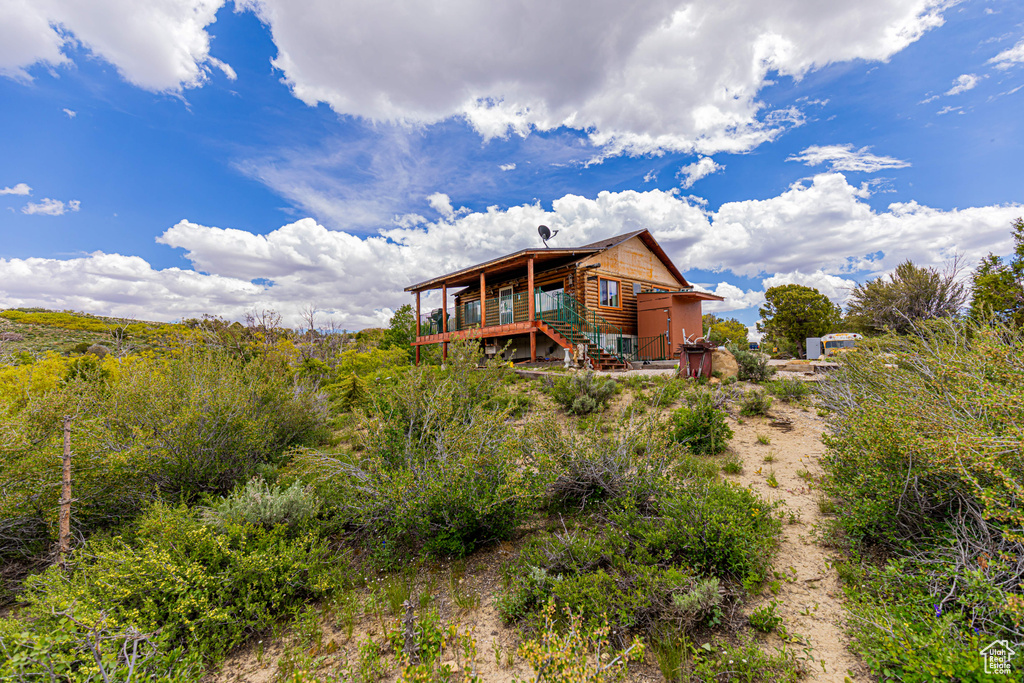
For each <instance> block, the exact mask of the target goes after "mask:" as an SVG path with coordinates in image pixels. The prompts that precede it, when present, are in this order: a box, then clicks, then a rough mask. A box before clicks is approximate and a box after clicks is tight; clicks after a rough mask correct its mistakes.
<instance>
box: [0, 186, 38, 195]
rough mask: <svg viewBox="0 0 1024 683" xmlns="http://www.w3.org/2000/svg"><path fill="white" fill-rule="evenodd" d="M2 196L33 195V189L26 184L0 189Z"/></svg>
mask: <svg viewBox="0 0 1024 683" xmlns="http://www.w3.org/2000/svg"><path fill="white" fill-rule="evenodd" d="M0 194H16V195H22V196H27V195H30V194H32V188H31V187H29V186H28V185H27V184H26V183H18V184H17V185H15V186H14V187H2V188H0Z"/></svg>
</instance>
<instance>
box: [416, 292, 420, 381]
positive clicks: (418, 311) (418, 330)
mask: <svg viewBox="0 0 1024 683" xmlns="http://www.w3.org/2000/svg"><path fill="white" fill-rule="evenodd" d="M419 340H420V293H419V292H416V341H419ZM419 364H420V345H419V344H417V345H416V365H419Z"/></svg>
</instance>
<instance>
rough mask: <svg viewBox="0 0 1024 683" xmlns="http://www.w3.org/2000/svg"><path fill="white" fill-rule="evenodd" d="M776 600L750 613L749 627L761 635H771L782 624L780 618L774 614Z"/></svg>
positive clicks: (776, 604)
mask: <svg viewBox="0 0 1024 683" xmlns="http://www.w3.org/2000/svg"><path fill="white" fill-rule="evenodd" d="M779 604H780V603H779V601H778V600H770V601H768V602H766V603H765V604H763V605H761V606H760V607H758V608H757V609H755V610H754V611H753V612H751V613H750V617H749V619H748V621H750V625H751V626H753V627H754V628H756V629H757V630H758V631H761V632H762V633H771V632H772V631H774V630H775V629H777V628H778V627H779V624H781V623H782V617H781V616H779V615H778V613H776V609H777V608H778V606H779Z"/></svg>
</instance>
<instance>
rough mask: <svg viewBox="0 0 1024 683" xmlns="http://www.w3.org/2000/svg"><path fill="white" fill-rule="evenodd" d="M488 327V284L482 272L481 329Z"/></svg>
mask: <svg viewBox="0 0 1024 683" xmlns="http://www.w3.org/2000/svg"><path fill="white" fill-rule="evenodd" d="M485 327H487V282H486V281H485V280H484V273H483V271H480V329H483V328H485Z"/></svg>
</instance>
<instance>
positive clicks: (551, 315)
mask: <svg viewBox="0 0 1024 683" xmlns="http://www.w3.org/2000/svg"><path fill="white" fill-rule="evenodd" d="M528 296H529V295H528V294H527V293H525V292H518V293H513V294H511V295H505V296H500V295H499V296H496V297H488V298H487V299H486V301H485V309H486V311H485V315H486V318H487V319H486V320H485V321H483V322H484V327H496V326H498V325H507V324H510V323H521V322H528V321H529V320H530V308H529V307H530V300H529V299H528V298H527V297H528ZM534 297H535V299H534V318H535V319H536V320H542V321H544V322H547V323H550V324H551V325H552V327H554V328H555V329H557V330H558V331H559V332H563V333H565V334H566V335H567V336H568V337H569V341H571V342H573V343H580V342H583V343H589V344H593V345H594V346H597V347H598V348H600V349H601V350H602V351H605V352H606V353H609V354H611V355H613V356H618V357H621V358H631V359H632V358H636V357H637V356H638V354H639V352H640V348H638V346H637V345H636V344H634V342H633V339H632V338H631V337H629V336H626V335H623V334H622V328H620V327H618V326H616V325H612V324H611V323H609V322H608V321H607V320H605V319H604V318H603V317H602V316H600V315H599V314H597V313H595V312H594V311H592V310H590V309H589V308H587V307H586V306H584V305H583V303H581V302H580V301H579V299H577V298H576V297H574V296H573V295H571V294H566V293H564V292H542V291H540V289H539V288H538V289H536V290H535V291H534ZM441 316H442V313H441V311H440V310H434V311H433V312H432V313H431V314H430V315H428V316H425V317H424V318H423V319H421V320H420V336H421V337H425V336H427V335H432V334H440V333H441V331H442V326H441ZM480 322H481V321H480V305H479V302H478V301H470V302H468V303H463V304H459V305H458V306H455V307H454V308H453V309H452V310H451V311H449V313H448V331H449V332H459V331H462V330H472V329H476V328H479V327H480V326H481V325H480ZM662 341H663V342H664V338H662ZM640 342H641V345H642V343H643V342H644V340H640ZM662 353H663V351H662ZM645 359H646V358H645Z"/></svg>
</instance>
